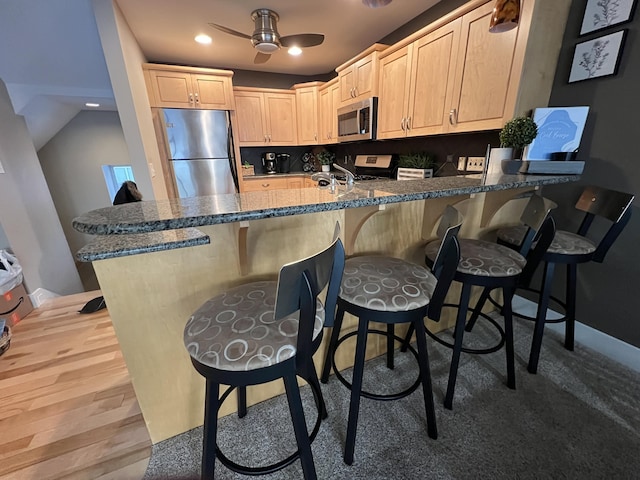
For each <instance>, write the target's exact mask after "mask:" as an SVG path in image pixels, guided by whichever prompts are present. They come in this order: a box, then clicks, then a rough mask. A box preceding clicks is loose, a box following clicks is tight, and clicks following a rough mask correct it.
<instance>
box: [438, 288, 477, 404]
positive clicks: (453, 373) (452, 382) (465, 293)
mask: <svg viewBox="0 0 640 480" xmlns="http://www.w3.org/2000/svg"><path fill="white" fill-rule="evenodd" d="M470 295H471V285H470V284H467V283H463V284H462V292H461V293H460V305H459V306H458V317H457V319H456V327H455V329H454V331H453V336H454V344H453V355H452V356H451V367H450V368H449V382H448V383H447V394H446V396H445V397H444V407H445V408H447V409H449V410H451V409H452V408H453V392H454V391H455V388H456V377H457V375H458V364H459V363H460V353H461V352H462V337H463V336H464V326H465V323H466V320H467V309H468V308H469V297H470Z"/></svg>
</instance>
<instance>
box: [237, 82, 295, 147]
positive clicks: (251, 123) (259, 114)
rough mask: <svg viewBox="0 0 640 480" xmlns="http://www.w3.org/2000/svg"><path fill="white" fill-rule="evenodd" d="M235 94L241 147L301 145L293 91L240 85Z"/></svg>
mask: <svg viewBox="0 0 640 480" xmlns="http://www.w3.org/2000/svg"><path fill="white" fill-rule="evenodd" d="M234 97H235V103H236V119H237V127H236V130H237V135H238V143H239V145H240V146H241V147H260V146H282V145H297V144H298V129H297V124H296V123H297V120H296V117H297V116H296V94H295V92H294V91H293V90H278V89H268V88H251V87H236V88H234Z"/></svg>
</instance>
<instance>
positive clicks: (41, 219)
mask: <svg viewBox="0 0 640 480" xmlns="http://www.w3.org/2000/svg"><path fill="white" fill-rule="evenodd" d="M0 161H1V162H2V165H3V167H4V170H5V173H3V174H0V224H1V225H2V229H3V230H4V233H5V235H6V238H7V240H8V243H9V244H10V245H11V247H12V249H13V252H14V253H15V254H16V256H17V257H18V259H19V260H20V264H21V265H22V267H23V275H24V283H25V287H26V289H27V291H28V292H29V293H34V292H35V291H36V290H37V289H40V288H42V289H45V290H48V291H50V292H53V293H56V294H59V295H69V294H72V293H78V292H81V291H82V290H83V289H82V284H81V283H80V278H79V276H78V272H77V270H76V268H75V265H74V261H73V256H72V255H71V251H70V250H69V245H68V244H67V241H66V239H65V236H64V233H63V231H62V227H61V225H60V220H59V219H58V215H57V213H56V210H55V206H54V204H53V201H52V199H51V195H50V194H49V189H48V187H47V184H46V182H45V179H44V175H43V173H42V169H41V167H40V163H39V161H38V157H37V155H36V151H35V148H34V146H33V142H32V141H31V138H30V137H29V132H28V130H27V126H26V124H25V121H24V118H23V117H21V116H19V115H16V114H15V113H14V111H13V107H12V105H11V101H10V99H9V94H8V93H7V89H6V87H5V84H4V82H3V81H2V80H0Z"/></svg>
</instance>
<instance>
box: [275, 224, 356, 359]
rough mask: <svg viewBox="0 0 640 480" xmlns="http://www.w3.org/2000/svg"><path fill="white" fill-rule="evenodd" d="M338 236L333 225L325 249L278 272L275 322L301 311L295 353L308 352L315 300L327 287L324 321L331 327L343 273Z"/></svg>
mask: <svg viewBox="0 0 640 480" xmlns="http://www.w3.org/2000/svg"><path fill="white" fill-rule="evenodd" d="M339 235H340V224H339V223H337V222H336V228H335V232H334V235H333V240H332V242H331V244H330V245H329V246H328V247H327V248H325V249H324V250H322V251H320V252H318V253H316V254H314V255H312V256H310V257H308V258H305V259H302V260H298V261H296V262H292V263H288V264H286V265H283V266H282V268H281V269H280V273H279V275H278V288H277V292H276V305H275V312H274V320H278V319H280V318H283V317H286V316H287V315H290V314H292V313H294V312H296V311H298V310H300V320H299V325H298V343H297V346H296V348H297V351H300V352H303V351H306V352H309V351H311V342H312V336H313V327H314V320H315V312H316V302H317V297H318V295H320V293H321V292H322V290H324V288H325V287H326V286H327V284H328V285H329V288H328V289H327V293H326V297H325V302H324V305H325V325H326V324H327V321H329V322H331V324H333V316H334V314H335V313H334V312H335V306H336V302H337V297H338V290H339V288H340V282H341V281H342V272H343V270H344V247H343V245H342V241H341V240H340V238H339ZM327 317H329V318H328V319H327Z"/></svg>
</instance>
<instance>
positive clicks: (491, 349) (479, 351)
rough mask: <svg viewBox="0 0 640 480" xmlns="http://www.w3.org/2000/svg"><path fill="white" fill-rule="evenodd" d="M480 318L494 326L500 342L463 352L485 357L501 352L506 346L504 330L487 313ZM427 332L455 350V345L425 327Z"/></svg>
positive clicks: (445, 305) (467, 349) (452, 304)
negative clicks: (488, 354) (485, 355)
mask: <svg viewBox="0 0 640 480" xmlns="http://www.w3.org/2000/svg"><path fill="white" fill-rule="evenodd" d="M489 298H491V297H489ZM442 306H443V307H458V305H457V304H454V303H445V304H444V305H442ZM479 316H480V317H482V318H484V319H485V320H487V321H488V322H489V323H490V324H492V325H493V326H494V327H495V328H496V330H497V331H498V333H499V334H500V341H499V342H498V343H497V344H495V345H494V346H492V347H487V348H469V347H462V351H463V352H465V353H473V354H477V355H484V354H487V353H494V352H497V351H498V350H500V349H501V348H502V347H503V346H504V342H505V333H504V329H503V328H502V327H501V326H500V324H499V323H498V322H496V321H495V320H494V319H493V318H491V317H490V316H489V315H487V314H486V313H482V312H480V314H479ZM425 331H426V332H427V335H429V336H430V337H431V338H433V339H434V340H435V341H436V342H438V343H439V344H440V345H444V346H445V347H448V348H453V343H450V342H447V341H445V340H443V339H442V338H440V337H438V336H437V335H436V334H435V333H433V332H431V331H429V329H428V328H426V327H425Z"/></svg>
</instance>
